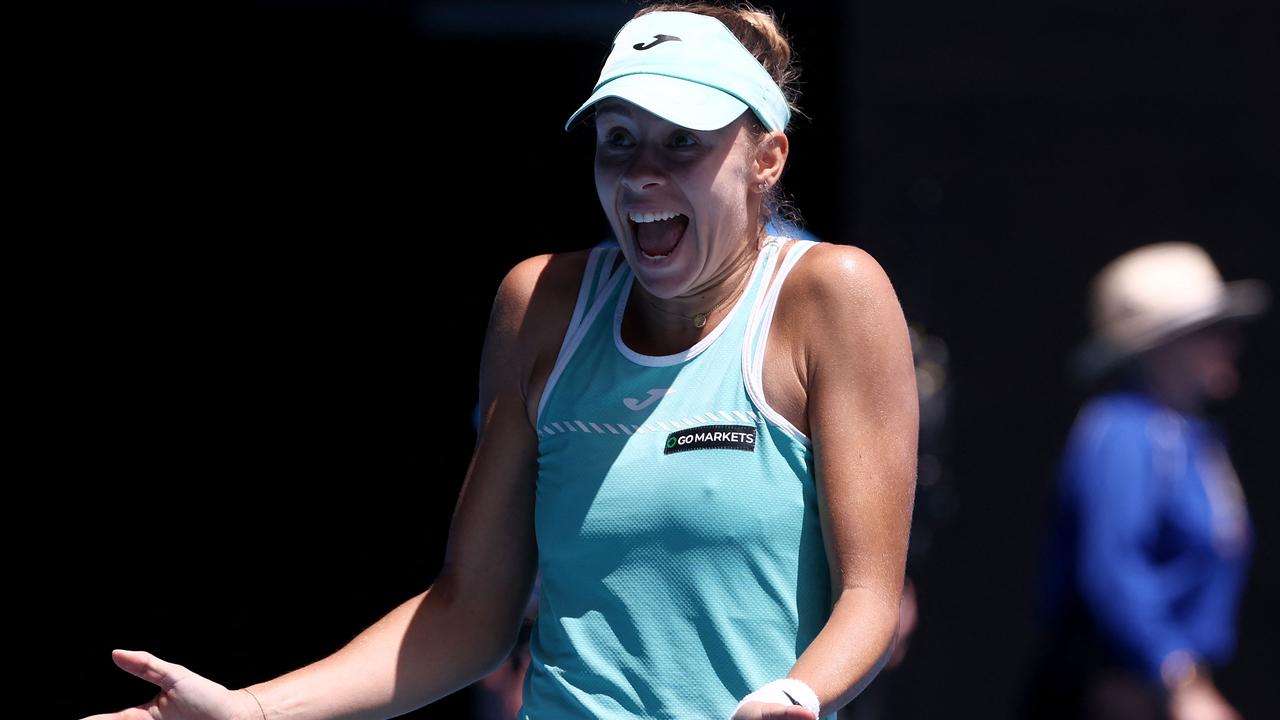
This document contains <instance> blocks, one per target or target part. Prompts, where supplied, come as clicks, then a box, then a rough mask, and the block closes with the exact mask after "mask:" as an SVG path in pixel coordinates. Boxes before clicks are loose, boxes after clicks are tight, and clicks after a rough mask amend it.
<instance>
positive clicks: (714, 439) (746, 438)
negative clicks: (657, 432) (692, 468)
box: [662, 425, 756, 455]
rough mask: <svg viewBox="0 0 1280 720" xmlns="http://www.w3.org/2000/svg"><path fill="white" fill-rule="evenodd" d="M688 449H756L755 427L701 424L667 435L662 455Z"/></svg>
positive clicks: (751, 450) (749, 450)
mask: <svg viewBox="0 0 1280 720" xmlns="http://www.w3.org/2000/svg"><path fill="white" fill-rule="evenodd" d="M688 450H746V451H747V452H755V450H756V429H755V428H753V427H751V426H750V425H703V426H702V427H696V428H689V429H688V430H678V431H676V432H673V433H671V434H670V435H668V436H667V443H666V447H664V448H663V450H662V454H663V455H670V454H672V453H678V452H685V451H688Z"/></svg>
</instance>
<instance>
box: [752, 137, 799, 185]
mask: <svg viewBox="0 0 1280 720" xmlns="http://www.w3.org/2000/svg"><path fill="white" fill-rule="evenodd" d="M790 150H791V144H790V142H789V141H788V140H787V135H786V133H782V132H779V131H777V130H774V131H772V132H769V133H766V134H765V135H764V137H762V138H760V141H759V142H758V143H757V144H756V158H755V164H754V165H753V166H752V176H751V187H753V188H758V187H760V183H765V184H767V185H768V187H773V186H774V185H777V184H778V181H779V180H781V179H782V169H783V168H784V167H785V166H786V164H787V153H788V152H789V151H790Z"/></svg>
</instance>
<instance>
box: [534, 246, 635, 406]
mask: <svg viewBox="0 0 1280 720" xmlns="http://www.w3.org/2000/svg"><path fill="white" fill-rule="evenodd" d="M596 250H600V251H602V252H601V253H600V254H601V255H606V254H607V255H608V257H609V258H613V257H614V256H613V255H612V254H611V253H613V252H619V251H618V250H617V249H616V248H596ZM596 250H592V251H591V256H590V257H589V258H588V259H587V268H586V270H585V271H584V276H583V278H582V289H581V290H579V291H578V300H577V303H575V305H574V308H573V317H574V318H579V317H581V321H580V322H578V323H576V324H575V323H574V322H573V320H570V321H569V327H570V330H569V331H567V332H566V333H565V336H564V341H563V342H562V343H561V344H560V354H559V355H557V356H556V364H555V366H554V367H553V368H552V369H551V375H549V376H548V377H547V384H546V385H545V386H543V388H542V397H541V398H539V399H538V414H537V416H536V418H535V421H534V427H537V426H539V425H541V424H542V411H543V409H544V408H546V406H547V398H549V397H551V391H552V389H554V388H555V386H556V382H557V381H558V380H559V379H560V376H561V375H562V374H564V370H565V368H566V367H568V366H569V360H570V359H571V358H572V357H573V354H574V353H575V352H577V350H578V346H579V345H581V344H582V340H583V339H584V338H585V337H586V336H587V331H589V330H590V329H591V324H592V323H593V322H595V319H596V317H597V316H598V315H599V314H600V311H601V310H603V309H604V306H605V303H606V302H608V300H609V296H610V295H611V294H612V293H613V288H614V286H615V285H617V284H618V283H619V282H620V281H621V280H622V278H623V276H624V275H626V274H627V273H623V272H615V273H613V277H611V278H609V282H608V284H606V285H605V286H604V287H603V288H601V290H600V292H599V293H597V294H596V296H595V300H594V302H592V304H591V309H590V310H587V311H586V312H585V313H583V312H582V307H583V306H584V305H585V304H586V297H587V288H589V287H591V283H592V280H593V279H594V278H593V276H592V273H593V272H595V273H599V274H601V275H603V274H605V273H604V272H603V271H604V270H605V267H604V266H605V264H606V263H599V267H595V266H594V264H593V262H592V261H593V260H595V259H596V258H597V253H596ZM610 269H612V268H610Z"/></svg>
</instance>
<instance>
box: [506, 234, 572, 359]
mask: <svg viewBox="0 0 1280 720" xmlns="http://www.w3.org/2000/svg"><path fill="white" fill-rule="evenodd" d="M590 254H591V251H590V250H589V249H588V250H577V251H574V252H567V253H557V254H547V255H536V256H534V257H531V258H526V259H525V260H521V261H520V262H519V263H517V264H516V265H515V266H514V267H513V268H511V270H510V271H508V272H507V275H506V277H504V278H503V279H502V283H501V285H499V286H498V293H497V296H496V297H495V298H494V303H493V315H492V317H491V319H490V326H491V330H492V331H496V332H501V333H506V334H509V335H510V336H511V337H512V338H518V339H522V340H524V341H534V340H537V339H539V338H542V337H543V336H545V335H547V334H554V331H555V329H556V328H557V327H559V328H560V330H561V335H563V330H564V329H565V328H567V327H568V324H569V317H570V315H572V313H573V305H574V302H575V301H576V300H577V296H578V288H579V287H580V286H581V284H582V274H583V271H584V270H585V269H586V264H587V258H588V257H589V256H590ZM522 344H523V343H522Z"/></svg>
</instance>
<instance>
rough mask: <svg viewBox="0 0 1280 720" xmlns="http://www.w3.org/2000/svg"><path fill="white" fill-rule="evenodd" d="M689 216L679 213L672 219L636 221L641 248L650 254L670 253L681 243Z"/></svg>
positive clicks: (637, 236) (637, 239)
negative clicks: (646, 221)
mask: <svg viewBox="0 0 1280 720" xmlns="http://www.w3.org/2000/svg"><path fill="white" fill-rule="evenodd" d="M688 226H689V218H687V217H685V216H684V215H677V216H675V217H673V218H671V219H670V220H659V221H658V222H648V223H636V241H637V242H638V243H639V244H640V249H641V250H643V251H645V253H646V254H649V255H668V254H670V253H671V251H672V250H675V249H676V245H679V244H680V238H681V236H683V235H684V229H685V228H686V227H688Z"/></svg>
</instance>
